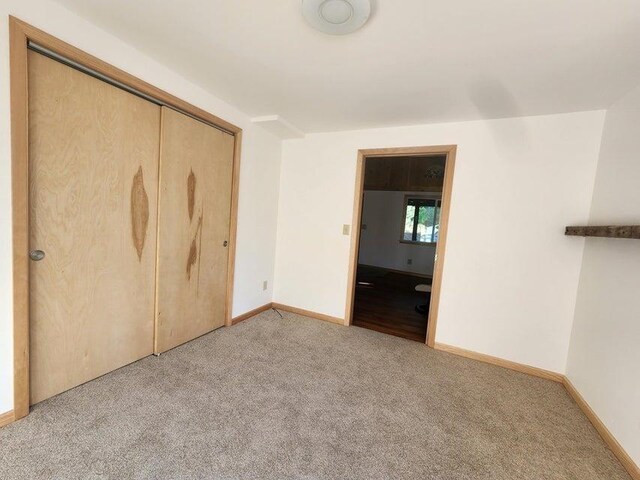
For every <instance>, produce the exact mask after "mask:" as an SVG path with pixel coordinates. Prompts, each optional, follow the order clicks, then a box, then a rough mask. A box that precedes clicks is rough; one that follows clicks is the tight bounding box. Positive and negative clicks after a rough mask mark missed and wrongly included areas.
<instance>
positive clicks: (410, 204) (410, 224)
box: [402, 197, 440, 243]
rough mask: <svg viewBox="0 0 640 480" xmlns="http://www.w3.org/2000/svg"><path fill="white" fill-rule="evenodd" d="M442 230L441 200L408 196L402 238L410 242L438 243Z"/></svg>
mask: <svg viewBox="0 0 640 480" xmlns="http://www.w3.org/2000/svg"><path fill="white" fill-rule="evenodd" d="M439 230H440V200H438V199H433V198H420V197H407V199H406V202H405V217H404V231H403V235H402V239H403V240H405V241H408V242H418V243H436V242H437V241H438V232H439Z"/></svg>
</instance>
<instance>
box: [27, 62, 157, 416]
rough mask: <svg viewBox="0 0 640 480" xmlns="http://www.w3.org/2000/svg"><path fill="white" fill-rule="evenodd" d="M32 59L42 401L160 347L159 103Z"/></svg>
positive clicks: (34, 265) (34, 286)
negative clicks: (156, 332)
mask: <svg viewBox="0 0 640 480" xmlns="http://www.w3.org/2000/svg"><path fill="white" fill-rule="evenodd" d="M28 62H29V176H30V186H29V187H30V215H31V217H30V245H31V249H40V250H43V251H44V252H45V257H44V259H42V260H41V261H32V262H31V263H30V278H31V289H30V308H31V316H30V346H31V365H30V372H31V382H30V383H31V395H30V397H31V403H32V404H33V403H37V402H39V401H41V400H44V399H46V398H48V397H51V396H53V395H55V394H57V393H60V392H62V391H64V390H68V389H69V388H72V387H74V386H76V385H79V384H81V383H84V382H86V381H88V380H91V379H93V378H96V377H98V376H100V375H102V374H105V373H107V372H109V371H112V370H114V369H116V368H119V367H121V366H123V365H126V364H128V363H131V362H133V361H135V360H138V359H140V358H142V357H145V356H147V355H149V354H151V353H152V352H153V328H154V294H155V289H154V283H155V262H156V249H155V245H156V231H157V229H156V221H157V205H156V199H157V184H158V158H159V143H160V141H159V135H160V107H159V106H157V105H154V104H152V103H150V102H147V101H145V100H143V99H141V98H139V97H136V96H134V95H132V94H130V93H127V92H124V91H123V90H120V89H118V88H116V87H114V86H111V85H109V84H107V83H104V82H102V81H100V80H97V79H95V78H93V77H90V76H88V75H86V74H83V73H80V72H79V71H77V70H74V69H73V68H70V67H68V66H66V65H63V64H61V63H59V62H56V61H54V60H51V59H50V58H47V57H45V56H43V55H40V54H38V53H34V52H29V56H28Z"/></svg>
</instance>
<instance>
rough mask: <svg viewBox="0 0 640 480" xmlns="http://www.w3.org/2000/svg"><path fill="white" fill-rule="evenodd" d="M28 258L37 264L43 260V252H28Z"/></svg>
mask: <svg viewBox="0 0 640 480" xmlns="http://www.w3.org/2000/svg"><path fill="white" fill-rule="evenodd" d="M29 258H30V259H31V260H33V261H34V262H39V261H40V260H42V259H43V258H44V252H43V251H42V250H31V251H30V252H29Z"/></svg>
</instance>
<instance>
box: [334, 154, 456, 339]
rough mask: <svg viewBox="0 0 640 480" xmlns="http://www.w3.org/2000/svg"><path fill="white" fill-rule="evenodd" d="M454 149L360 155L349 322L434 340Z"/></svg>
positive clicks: (364, 326)
mask: <svg viewBox="0 0 640 480" xmlns="http://www.w3.org/2000/svg"><path fill="white" fill-rule="evenodd" d="M455 150H456V147H455V146H441V147H440V146H439V147H409V148H393V149H379V150H361V151H360V152H359V156H358V165H357V174H356V177H357V180H356V191H355V202H354V220H353V227H354V229H353V231H354V235H353V237H352V246H351V257H350V266H349V268H350V270H349V292H348V295H347V311H346V318H347V321H348V323H349V324H351V325H355V326H359V327H363V328H368V329H371V330H376V331H379V332H382V333H386V334H390V335H395V336H398V337H403V338H406V339H410V340H415V341H419V342H426V343H427V344H428V345H429V346H433V344H434V343H435V324H436V321H437V313H438V304H439V299H440V285H441V279H442V266H443V261H444V250H445V245H446V234H447V225H448V219H449V204H450V198H451V185H452V180H453V167H454V161H455Z"/></svg>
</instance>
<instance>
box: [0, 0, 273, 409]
mask: <svg viewBox="0 0 640 480" xmlns="http://www.w3.org/2000/svg"><path fill="white" fill-rule="evenodd" d="M10 14H11V15H14V16H16V17H18V18H21V19H22V20H24V21H26V22H28V23H31V24H32V25H34V26H36V27H39V28H41V29H43V30H45V31H47V32H48V33H51V34H53V35H55V36H57V37H58V38H61V39H63V40H65V41H67V42H69V43H71V44H73V45H75V46H77V47H79V48H81V49H83V50H85V51H87V52H89V53H91V54H93V55H95V56H97V57H99V58H102V59H103V60H106V61H107V62H109V63H111V64H113V65H115V66H117V67H119V68H121V69H123V70H126V71H128V72H129V73H132V74H133V75H136V76H138V77H140V78H142V79H144V80H146V81H148V82H150V83H152V84H154V85H156V86H158V87H160V88H162V89H164V90H167V91H169V92H170V93H173V94H175V95H177V96H179V97H181V98H183V99H184V100H187V101H188V102H191V103H193V104H195V105H197V106H199V107H201V108H203V109H205V110H207V111H209V112H212V113H214V114H216V115H218V116H220V117H222V118H224V119H225V120H228V121H230V122H232V123H235V124H236V125H238V126H239V127H241V128H243V129H244V136H243V148H242V160H241V162H242V164H241V171H240V204H239V218H238V243H237V257H236V277H235V290H234V306H233V314H234V316H235V315H238V314H241V313H243V312H245V311H247V310H251V309H252V308H255V307H258V306H260V305H263V304H265V303H268V302H270V301H271V298H272V289H271V285H272V284H273V269H274V263H273V257H274V251H275V224H276V216H277V199H278V181H279V165H280V145H281V142H280V140H279V139H276V138H275V137H273V136H271V135H270V134H269V133H267V132H266V131H264V130H263V129H262V128H260V127H257V126H254V125H252V124H251V123H250V122H249V119H248V117H247V116H246V115H244V114H243V113H242V112H240V111H238V110H237V109H235V108H234V107H232V106H230V105H228V104H226V103H224V102H223V101H221V100H220V99H218V98H216V97H214V96H213V95H211V94H210V93H208V92H206V91H204V90H203V89H202V88H200V87H198V86H196V85H194V84H193V83H191V82H189V81H188V80H186V79H185V78H183V77H181V76H180V75H178V74H177V73H175V72H173V71H172V70H170V69H169V68H167V67H165V66H163V65H160V64H159V63H157V62H155V61H154V60H152V59H150V58H149V57H147V56H145V55H143V54H141V53H140V52H139V51H137V50H135V49H134V48H133V47H131V46H129V45H126V44H125V43H123V42H121V41H120V40H118V39H117V38H115V37H113V36H111V35H109V34H107V33H106V32H104V31H102V30H100V29H98V28H97V27H95V26H93V25H91V24H90V23H88V22H86V21H84V20H83V19H81V18H80V17H78V16H76V15H74V14H72V13H71V12H69V11H68V10H65V9H63V8H62V7H60V6H59V5H57V4H55V3H53V2H51V1H48V0H3V1H2V2H1V3H0V105H1V110H0V245H1V246H2V248H1V249H0V413H3V412H5V411H8V410H11V409H12V408H13V341H12V335H13V333H12V321H13V320H12V298H11V296H12V280H11V268H12V267H11V199H10V195H11V177H10V175H11V167H10V158H11V157H10V130H9V128H10V127H9V125H10V123H9V122H10V114H9V108H8V105H9V44H8V38H9V33H8V15H10ZM263 280H267V281H268V282H269V285H270V287H269V289H267V290H266V291H263V290H262V281H263Z"/></svg>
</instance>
